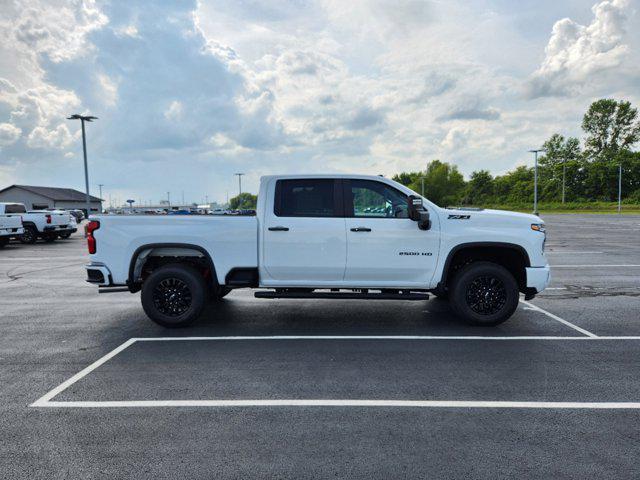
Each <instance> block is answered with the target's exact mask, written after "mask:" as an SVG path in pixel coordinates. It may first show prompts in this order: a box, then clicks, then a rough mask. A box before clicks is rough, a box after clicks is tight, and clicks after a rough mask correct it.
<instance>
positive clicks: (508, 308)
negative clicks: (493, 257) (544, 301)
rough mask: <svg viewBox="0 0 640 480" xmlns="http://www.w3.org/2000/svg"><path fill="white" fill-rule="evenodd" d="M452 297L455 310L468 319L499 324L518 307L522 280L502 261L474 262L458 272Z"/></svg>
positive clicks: (451, 291) (489, 324)
mask: <svg viewBox="0 0 640 480" xmlns="http://www.w3.org/2000/svg"><path fill="white" fill-rule="evenodd" d="M450 301H451V308H452V309H453V311H454V312H455V313H456V314H457V315H458V316H460V317H462V318H463V319H465V320H466V321H467V322H468V323H470V324H472V325H483V326H492V325H498V324H500V323H502V322H504V321H506V320H507V319H508V318H509V317H511V315H513V312H515V310H516V308H517V307H518V301H519V291H518V283H517V282H516V280H515V278H513V275H512V274H511V273H510V272H509V271H508V270H507V269H506V268H504V267H502V266H500V265H498V264H495V263H490V262H476V263H471V264H470V265H467V266H466V267H464V268H463V269H461V270H460V271H459V272H457V273H456V276H455V278H454V279H453V282H452V284H451V289H450Z"/></svg>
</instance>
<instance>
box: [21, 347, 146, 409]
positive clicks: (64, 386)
mask: <svg viewBox="0 0 640 480" xmlns="http://www.w3.org/2000/svg"><path fill="white" fill-rule="evenodd" d="M135 342H136V339H135V338H130V339H129V340H127V341H126V342H124V343H123V344H122V345H120V346H119V347H117V348H114V349H113V350H111V351H110V352H109V353H107V354H106V355H105V356H104V357H101V358H99V359H98V360H96V361H95V362H93V363H92V364H91V365H89V366H88V367H86V368H84V369H82V370H80V371H79V372H78V373H76V374H75V375H74V376H73V377H71V378H69V379H68V380H65V381H64V382H62V383H61V384H60V385H58V386H57V387H56V388H54V389H53V390H51V391H50V392H47V393H46V394H44V395H43V396H42V397H40V398H39V399H38V400H36V401H35V402H34V403H32V404H31V405H30V406H31V407H42V406H46V404H47V402H48V401H49V400H51V399H52V398H53V397H55V396H56V395H58V394H60V393H62V392H63V391H65V390H66V389H67V388H69V387H70V386H71V385H73V384H74V383H76V382H77V381H78V380H81V379H82V378H84V377H86V376H87V375H89V374H90V373H91V372H93V371H94V370H95V369H96V368H98V367H99V366H100V365H102V364H103V363H105V362H107V361H108V360H110V359H111V358H113V357H115V356H116V355H117V354H119V353H120V352H121V351H123V350H124V349H125V348H127V347H128V346H129V345H132V344H134V343H135Z"/></svg>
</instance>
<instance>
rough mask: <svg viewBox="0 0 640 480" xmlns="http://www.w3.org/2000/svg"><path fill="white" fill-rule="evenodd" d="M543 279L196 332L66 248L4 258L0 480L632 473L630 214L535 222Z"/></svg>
mask: <svg viewBox="0 0 640 480" xmlns="http://www.w3.org/2000/svg"><path fill="white" fill-rule="evenodd" d="M544 219H545V221H546V222H547V226H548V231H549V238H548V242H547V253H548V258H549V262H550V264H551V265H552V276H553V280H552V284H551V285H550V288H549V289H548V290H547V291H545V292H544V293H543V294H542V295H539V296H538V297H536V298H535V299H534V300H532V301H531V302H524V301H523V302H521V304H520V306H519V308H518V311H517V312H516V314H515V315H514V316H513V317H512V318H511V319H510V320H509V321H508V322H506V323H505V324H503V325H500V326H498V327H495V328H478V327H470V326H467V325H466V324H464V323H462V322H461V321H459V320H458V319H456V318H455V317H454V316H453V315H452V313H451V312H450V310H449V307H448V305H447V303H446V302H442V301H440V300H437V299H433V300H429V301H427V302H390V301H376V302H367V301H359V300H346V301H323V300H264V299H255V298H253V292H250V291H237V292H233V293H232V294H230V295H229V296H228V297H227V298H226V299H225V301H224V302H223V304H222V305H221V306H220V307H218V308H215V309H214V308H210V309H208V310H207V311H206V312H205V315H204V316H203V318H202V319H201V321H200V322H199V323H197V324H196V325H195V326H193V327H192V328H189V329H184V330H179V331H169V330H165V329H162V328H161V327H159V326H157V325H155V324H153V323H151V322H150V321H149V320H147V319H146V317H145V316H144V313H143V312H142V309H141V307H140V303H139V294H136V295H131V294H128V293H110V294H104V295H98V293H97V289H96V288H95V287H93V286H91V285H88V284H86V283H85V282H84V278H85V274H84V269H83V265H84V263H86V262H87V258H88V256H87V255H86V248H85V246H84V242H83V239H82V237H81V235H79V234H75V235H73V236H72V237H71V238H70V239H69V240H63V241H58V242H56V243H53V244H45V243H41V242H38V243H37V244H35V245H20V244H11V245H10V246H8V247H7V248H5V249H4V250H3V251H0V312H1V315H0V326H1V328H2V335H1V336H0V372H1V374H2V384H1V386H0V407H1V408H2V415H0V434H1V438H2V455H0V471H1V472H2V476H3V478H48V479H50V478H184V477H188V478H251V477H254V478H255V477H260V478H319V477H320V478H326V477H331V478H399V477H402V478H492V479H493V478H511V477H516V476H517V477H519V478H594V477H595V478H638V476H639V475H640V467H638V465H637V460H636V459H637V456H638V454H639V453H640V428H639V427H640V375H639V374H640V216H630V215H629V216H627V215H625V216H621V217H618V216H614V215H611V216H608V215H548V216H545V217H544Z"/></svg>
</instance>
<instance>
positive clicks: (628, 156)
mask: <svg viewBox="0 0 640 480" xmlns="http://www.w3.org/2000/svg"><path fill="white" fill-rule="evenodd" d="M582 130H583V131H584V134H585V137H584V142H583V143H582V144H581V142H580V140H579V139H578V138H575V137H568V138H565V137H564V136H563V135H561V134H559V133H556V134H554V135H552V136H551V137H550V138H549V139H548V140H547V141H545V142H544V144H543V145H542V148H543V149H544V152H543V154H542V156H541V157H540V158H539V161H538V200H539V201H540V202H557V203H561V202H563V193H562V192H563V183H564V201H566V202H567V203H569V202H571V203H589V202H613V201H617V199H618V169H619V166H620V165H622V172H623V174H622V199H623V201H624V202H625V203H632V204H640V152H634V151H632V148H633V146H634V145H635V144H636V143H637V142H638V140H639V139H640V122H639V121H638V110H637V109H636V108H634V107H632V105H631V103H630V102H627V101H616V100H612V99H601V100H597V101H595V102H593V103H592V104H591V106H590V107H589V109H588V110H587V112H586V113H585V114H584V117H583V119H582ZM393 179H394V180H396V181H398V182H400V183H402V184H404V185H406V186H408V187H409V188H411V189H412V190H414V191H416V192H420V193H421V192H422V191H423V185H424V195H425V196H426V197H427V198H428V199H429V200H431V201H433V202H434V203H436V204H438V205H441V206H450V205H468V206H487V205H524V204H527V203H529V204H530V203H532V202H533V184H534V169H533V167H529V166H520V167H517V168H515V169H514V170H511V171H510V172H507V173H506V174H504V175H497V176H493V175H492V174H491V173H490V172H489V171H488V170H478V171H475V172H473V173H472V174H471V176H470V178H469V180H468V181H467V180H465V179H464V177H463V176H462V174H461V173H460V172H459V171H458V168H457V167H456V166H455V165H452V164H449V163H446V162H442V161H440V160H433V161H431V162H430V163H429V164H428V166H427V168H426V170H424V171H417V172H402V173H399V174H397V175H395V176H394V177H393ZM563 179H564V182H563Z"/></svg>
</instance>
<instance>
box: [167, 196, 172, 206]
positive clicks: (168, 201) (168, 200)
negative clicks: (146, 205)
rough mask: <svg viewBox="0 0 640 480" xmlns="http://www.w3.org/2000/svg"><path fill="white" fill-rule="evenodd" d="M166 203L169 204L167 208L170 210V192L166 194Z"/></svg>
mask: <svg viewBox="0 0 640 480" xmlns="http://www.w3.org/2000/svg"><path fill="white" fill-rule="evenodd" d="M167 203H168V204H169V208H171V192H167Z"/></svg>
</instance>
